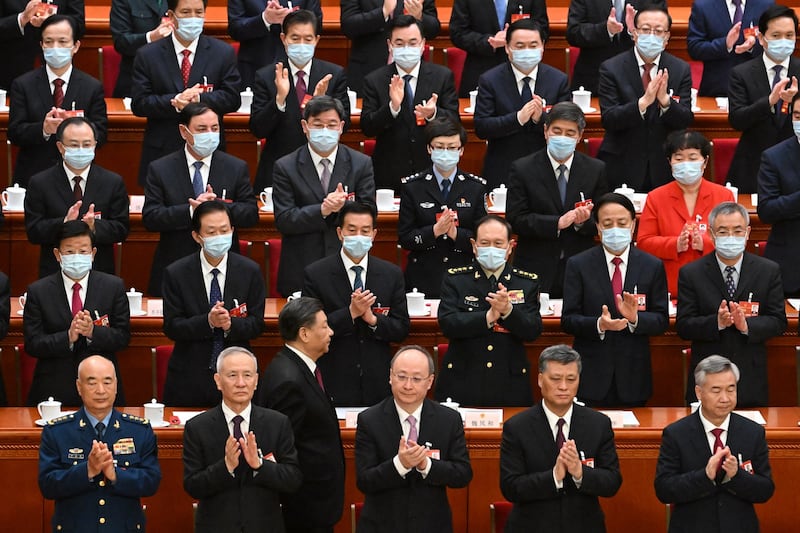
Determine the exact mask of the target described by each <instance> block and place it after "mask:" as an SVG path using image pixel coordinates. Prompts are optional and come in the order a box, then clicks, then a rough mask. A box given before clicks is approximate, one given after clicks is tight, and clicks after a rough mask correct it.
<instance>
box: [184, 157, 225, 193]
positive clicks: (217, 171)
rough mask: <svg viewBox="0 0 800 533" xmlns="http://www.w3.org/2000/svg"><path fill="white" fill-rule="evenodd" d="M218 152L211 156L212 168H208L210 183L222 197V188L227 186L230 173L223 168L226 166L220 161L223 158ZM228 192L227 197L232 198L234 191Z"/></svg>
mask: <svg viewBox="0 0 800 533" xmlns="http://www.w3.org/2000/svg"><path fill="white" fill-rule="evenodd" d="M218 153H219V152H217V153H215V154H214V155H213V156H212V157H211V168H210V169H209V170H208V184H209V185H211V188H212V189H214V193H215V194H216V195H217V196H219V197H221V196H222V190H223V189H225V188H226V186H227V183H228V180H227V176H228V174H227V172H225V170H226V169H225V168H223V167H224V166H225V165H224V163H221V162H220V159H221V158H220V157H219V156H218V155H217V154H218ZM187 183H188V182H187ZM192 192H193V193H194V190H193V191H192ZM226 193H227V196H226V198H230V195H231V194H232V193H233V191H232V190H231V191H226ZM193 195H194V194H193Z"/></svg>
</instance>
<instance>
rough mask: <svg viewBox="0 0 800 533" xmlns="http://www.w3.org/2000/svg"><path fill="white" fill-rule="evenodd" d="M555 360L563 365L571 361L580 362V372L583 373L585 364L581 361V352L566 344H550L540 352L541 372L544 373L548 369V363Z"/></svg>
mask: <svg viewBox="0 0 800 533" xmlns="http://www.w3.org/2000/svg"><path fill="white" fill-rule="evenodd" d="M550 361H553V362H555V363H559V364H562V365H568V364H570V363H578V374H580V373H581V369H582V368H583V364H582V363H581V354H579V353H578V352H576V351H575V350H573V349H572V347H570V346H567V345H566V344H556V345H554V346H548V347H547V348H545V349H544V350H542V353H541V354H539V373H540V374H543V373H544V371H545V370H546V369H547V363H549V362H550Z"/></svg>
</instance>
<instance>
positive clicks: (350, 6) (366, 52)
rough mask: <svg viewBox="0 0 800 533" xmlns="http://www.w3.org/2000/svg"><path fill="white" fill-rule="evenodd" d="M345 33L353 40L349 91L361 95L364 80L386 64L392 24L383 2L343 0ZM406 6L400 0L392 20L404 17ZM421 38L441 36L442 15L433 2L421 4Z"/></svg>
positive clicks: (341, 3)
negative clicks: (384, 14) (384, 12)
mask: <svg viewBox="0 0 800 533" xmlns="http://www.w3.org/2000/svg"><path fill="white" fill-rule="evenodd" d="M339 5H340V7H341V23H342V33H344V35H345V36H346V37H347V38H348V39H350V60H349V62H348V64H347V78H348V81H349V83H350V89H352V90H353V91H356V92H357V93H359V94H361V91H362V89H363V80H364V78H365V77H366V76H367V74H369V73H370V72H372V71H374V70H377V69H379V68H380V67H382V66H385V65H386V62H387V61H388V60H389V47H388V45H387V44H386V40H387V34H388V33H389V21H388V20H386V19H384V18H383V0H341V2H340V4H339ZM404 9H405V4H404V3H403V0H398V2H397V6H396V7H395V8H394V13H393V14H392V16H391V17H390V19H389V20H391V18H393V17H396V16H398V15H402V14H403V10H404ZM420 22H421V23H422V36H423V37H424V38H425V39H427V40H428V41H432V40H433V39H434V37H436V36H437V35H439V29H440V24H439V14H438V13H437V12H436V4H435V3H434V0H423V3H422V20H421V21H420Z"/></svg>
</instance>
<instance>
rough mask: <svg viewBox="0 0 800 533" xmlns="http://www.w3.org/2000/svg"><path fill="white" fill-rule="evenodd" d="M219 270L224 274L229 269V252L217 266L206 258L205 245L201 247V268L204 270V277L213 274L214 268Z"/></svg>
mask: <svg viewBox="0 0 800 533" xmlns="http://www.w3.org/2000/svg"><path fill="white" fill-rule="evenodd" d="M215 268H216V269H217V270H219V273H220V274H222V275H223V276H224V275H225V273H226V272H227V271H228V253H225V255H223V256H222V261H220V262H219V264H218V265H217V266H214V265H212V264H211V263H209V262H208V259H206V255H205V254H204V253H203V247H202V246H201V247H200V270H202V271H203V279H206V278H207V277H208V276H210V275H211V271H212V270H214V269H215Z"/></svg>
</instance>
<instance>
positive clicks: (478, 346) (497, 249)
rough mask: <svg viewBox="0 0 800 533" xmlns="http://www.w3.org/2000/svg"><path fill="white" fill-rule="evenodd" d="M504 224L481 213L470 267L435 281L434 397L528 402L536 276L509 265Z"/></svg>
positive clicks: (538, 327)
mask: <svg viewBox="0 0 800 533" xmlns="http://www.w3.org/2000/svg"><path fill="white" fill-rule="evenodd" d="M513 249H514V240H513V239H512V238H511V224H509V223H508V222H506V221H505V219H503V218H501V217H499V216H497V215H487V216H485V217H483V218H482V219H480V220H479V221H478V223H477V224H476V226H475V238H474V239H472V251H473V253H474V254H475V258H476V261H475V262H474V263H473V264H471V265H470V266H466V267H459V268H451V269H449V270H448V271H447V275H446V276H445V279H444V281H443V282H442V298H441V302H440V303H439V312H438V315H439V327H440V328H441V330H442V334H444V336H445V337H447V338H448V340H449V341H450V346H449V348H448V350H447V355H445V358H444V361H443V363H442V369H441V371H440V377H439V384H438V385H437V387H436V399H437V400H439V401H443V400H445V399H446V398H452V399H453V400H454V401H456V402H459V403H461V405H470V406H498V407H499V406H523V405H530V404H531V403H532V401H533V394H532V393H531V381H530V376H528V371H529V370H530V363H529V362H528V357H527V355H526V354H525V344H524V343H525V342H531V341H533V340H535V339H536V338H537V337H538V336H539V335H540V334H541V332H542V317H541V315H539V283H538V280H537V277H536V274H533V273H531V272H525V271H523V270H519V269H517V268H513V267H512V266H511V264H509V263H508V258H509V256H510V255H511V252H512V250H513Z"/></svg>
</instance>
